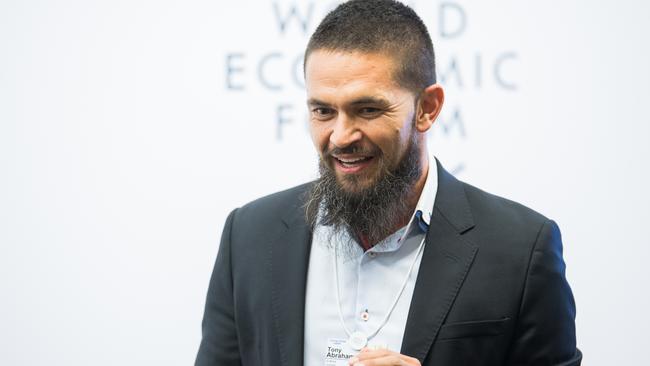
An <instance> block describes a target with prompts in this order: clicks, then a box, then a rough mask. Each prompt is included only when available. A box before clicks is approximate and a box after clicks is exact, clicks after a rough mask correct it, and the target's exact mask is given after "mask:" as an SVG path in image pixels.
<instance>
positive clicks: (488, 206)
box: [462, 182, 549, 231]
mask: <svg viewBox="0 0 650 366" xmlns="http://www.w3.org/2000/svg"><path fill="white" fill-rule="evenodd" d="M462 184H463V188H464V190H465V194H466V196H467V200H468V201H469V203H470V206H471V207H472V213H473V215H474V219H475V221H476V224H477V225H479V226H486V225H489V226H497V227H500V228H502V229H508V231H512V230H516V229H518V228H519V229H527V228H530V229H533V230H535V229H539V228H540V227H541V225H543V224H544V223H545V222H548V221H549V219H548V218H547V217H546V216H544V215H542V214H541V213H539V212H537V211H535V210H533V209H531V208H529V207H526V206H524V205H522V204H520V203H518V202H515V201H512V200H510V199H507V198H504V197H500V196H497V195H495V194H492V193H488V192H485V191H483V190H481V189H479V188H476V187H474V186H472V185H470V184H467V183H464V182H463V183H462Z"/></svg>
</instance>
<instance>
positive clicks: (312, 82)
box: [305, 50, 416, 193]
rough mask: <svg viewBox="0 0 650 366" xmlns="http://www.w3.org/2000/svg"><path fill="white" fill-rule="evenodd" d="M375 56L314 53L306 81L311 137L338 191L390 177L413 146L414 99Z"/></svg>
mask: <svg viewBox="0 0 650 366" xmlns="http://www.w3.org/2000/svg"><path fill="white" fill-rule="evenodd" d="M393 73H394V60H393V59H392V58H390V56H387V55H382V54H378V53H371V54H370V53H360V52H339V51H336V52H333V51H326V50H316V51H314V52H312V53H311V54H310V55H309V57H308V59H307V64H306V70H305V80H306V87H307V98H308V102H307V103H308V108H309V112H310V129H311V136H312V140H313V142H314V145H315V147H316V149H317V150H318V152H319V154H320V158H321V161H322V163H323V164H325V165H326V166H327V167H328V168H329V169H331V170H332V171H333V172H334V173H335V175H336V179H337V181H338V183H339V184H340V186H341V188H342V189H344V190H346V191H348V192H351V193H352V192H360V191H363V190H364V189H367V188H369V187H372V186H373V185H374V184H375V183H376V182H377V181H378V180H379V179H381V177H382V174H384V172H385V171H388V172H393V171H394V170H395V169H396V167H397V166H398V165H399V163H400V161H401V160H402V158H403V157H404V154H405V152H406V151H407V148H408V147H409V144H410V143H413V134H414V133H416V132H415V131H414V122H413V121H414V116H415V98H414V96H413V94H412V93H411V92H410V91H408V90H406V89H404V88H402V87H400V86H399V85H397V83H396V82H395V81H394V80H393V76H392V75H393Z"/></svg>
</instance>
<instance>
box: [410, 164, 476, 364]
mask: <svg viewBox="0 0 650 366" xmlns="http://www.w3.org/2000/svg"><path fill="white" fill-rule="evenodd" d="M436 163H437V169H438V192H437V193H436V200H435V204H434V209H433V216H432V217H431V223H430V225H429V231H428V233H427V236H426V239H425V240H426V245H425V247H424V252H423V254H422V262H421V264H420V269H419V273H418V278H417V282H416V284H415V289H414V292H413V298H412V300H411V307H410V310H409V314H408V318H407V321H406V329H405V331H404V338H403V341H402V350H401V353H402V354H406V355H410V356H412V357H416V358H417V359H419V360H420V361H421V362H422V361H423V360H424V358H425V357H426V355H427V353H428V352H429V349H430V348H431V345H432V344H433V341H434V340H435V338H436V336H437V335H438V331H439V330H440V326H441V325H442V323H443V322H444V320H445V318H446V316H447V314H448V312H449V309H450V308H451V306H452V304H453V302H454V300H455V299H456V296H457V294H458V291H459V289H460V287H461V286H462V284H463V281H464V279H465V276H466V275H467V272H468V271H469V268H470V266H471V265H472V262H473V260H474V256H475V255H476V252H477V250H478V247H477V246H476V245H475V244H474V243H472V242H471V241H469V240H468V239H467V238H466V237H464V236H463V235H462V234H463V233H465V232H467V231H468V230H470V229H471V228H472V227H473V226H474V222H473V219H472V214H471V210H470V206H469V203H468V202H467V197H466V195H465V191H464V189H463V186H462V184H461V183H460V182H459V181H457V180H456V179H455V178H454V177H453V176H451V175H450V174H449V173H447V172H446V171H445V170H444V169H443V168H442V166H440V163H438V162H437V160H436Z"/></svg>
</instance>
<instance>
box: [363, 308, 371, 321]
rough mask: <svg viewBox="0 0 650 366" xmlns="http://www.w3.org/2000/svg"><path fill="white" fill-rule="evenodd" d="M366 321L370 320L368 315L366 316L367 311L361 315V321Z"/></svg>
mask: <svg viewBox="0 0 650 366" xmlns="http://www.w3.org/2000/svg"><path fill="white" fill-rule="evenodd" d="M368 319H370V314H368V310H366V311H364V312H362V313H361V320H363V321H364V322H367V321H368Z"/></svg>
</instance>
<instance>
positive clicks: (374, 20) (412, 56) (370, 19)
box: [303, 0, 436, 95]
mask: <svg viewBox="0 0 650 366" xmlns="http://www.w3.org/2000/svg"><path fill="white" fill-rule="evenodd" d="M321 49H322V50H328V51H359V52H367V53H383V54H386V55H391V56H392V57H393V59H394V61H395V66H396V70H395V72H394V75H393V77H394V78H395V81H396V82H397V83H398V84H399V85H400V86H402V87H404V88H406V89H409V90H411V91H413V92H414V93H415V94H416V95H417V94H419V93H420V92H422V90H424V88H426V87H427V86H429V85H431V84H435V82H436V64H435V56H434V52H433V43H432V42H431V37H430V36H429V32H428V31H427V28H426V26H425V25H424V23H423V22H422V19H420V17H419V16H418V15H417V14H416V13H415V11H413V9H411V8H410V7H408V6H406V5H404V4H402V3H400V2H398V1H395V0H351V1H348V2H345V3H343V4H340V5H339V6H337V7H336V8H335V9H334V10H332V11H331V12H329V13H328V14H327V15H326V16H325V18H324V19H323V21H321V23H320V24H319V25H318V27H317V28H316V30H315V31H314V34H312V36H311V38H310V39H309V43H308V44H307V49H306V50H305V58H304V64H303V66H306V64H307V58H308V57H309V55H310V54H311V53H312V52H313V51H316V50H321Z"/></svg>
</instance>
